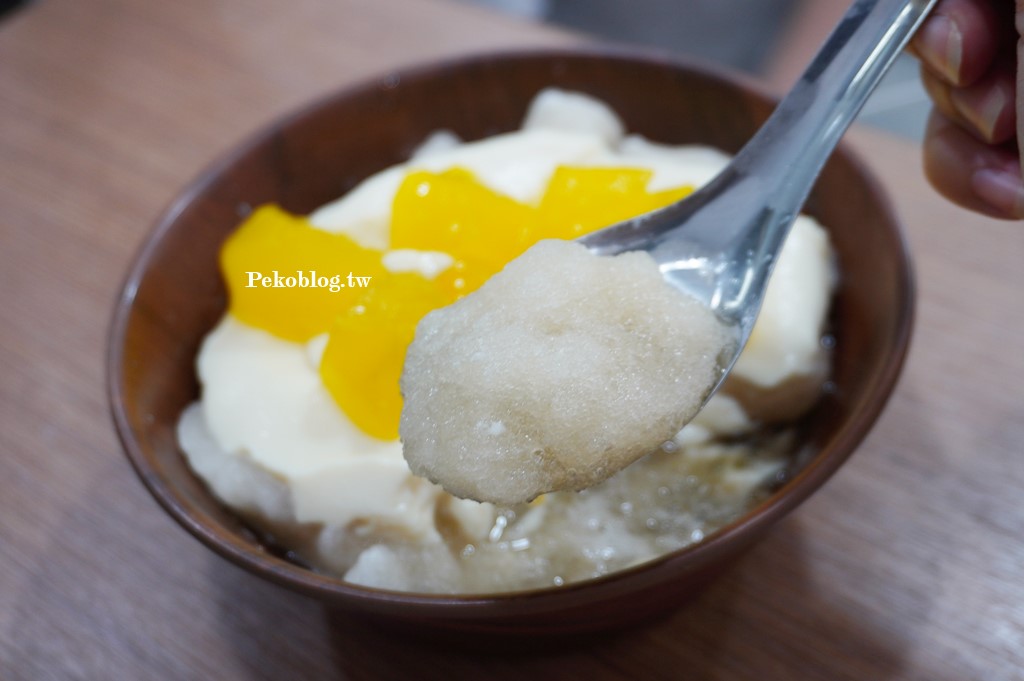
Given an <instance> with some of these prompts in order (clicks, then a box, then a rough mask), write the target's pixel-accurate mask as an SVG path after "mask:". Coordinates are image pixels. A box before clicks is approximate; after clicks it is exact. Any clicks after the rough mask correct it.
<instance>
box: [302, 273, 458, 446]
mask: <svg viewBox="0 0 1024 681" xmlns="http://www.w3.org/2000/svg"><path fill="white" fill-rule="evenodd" d="M453 299H454V298H453V297H452V296H450V295H446V294H445V293H444V292H443V291H442V289H441V288H440V287H439V286H438V285H437V284H435V283H434V282H432V281H430V280H428V279H424V278H423V277H421V276H419V275H417V274H408V273H406V274H392V275H390V276H387V277H385V278H382V279H381V280H380V281H379V282H376V283H375V284H374V286H373V287H372V288H369V289H366V291H365V292H364V293H363V295H361V296H360V297H359V299H358V300H357V301H355V303H354V304H353V305H352V306H351V307H349V308H348V309H347V310H346V311H345V312H344V313H343V314H341V315H339V316H338V317H337V318H336V319H335V321H334V324H333V325H332V326H331V330H330V336H329V337H328V340H327V347H326V349H325V350H324V354H323V359H322V360H321V361H320V378H321V379H322V380H323V382H324V385H325V386H326V387H327V390H328V392H329V393H330V394H331V396H332V397H333V398H334V401H335V402H336V403H337V404H338V406H339V407H341V409H342V411H344V412H345V414H346V415H347V416H348V418H349V419H350V420H351V421H352V423H354V424H355V425H356V426H357V427H358V428H359V429H360V430H362V431H363V432H364V433H366V434H367V435H370V436H371V437H375V438H378V439H381V440H395V439H397V438H398V419H399V416H401V413H402V395H401V393H400V392H399V388H398V379H399V377H400V376H401V373H402V364H403V363H404V362H405V351H406V349H407V348H408V347H409V344H410V343H411V342H412V339H413V336H414V335H415V332H416V325H417V324H418V323H419V321H420V319H421V318H422V317H423V316H424V315H426V314H427V313H428V312H430V311H431V310H434V309H436V308H439V307H443V306H445V305H447V304H449V303H451V302H452V301H453Z"/></svg>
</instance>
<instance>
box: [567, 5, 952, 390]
mask: <svg viewBox="0 0 1024 681" xmlns="http://www.w3.org/2000/svg"><path fill="white" fill-rule="evenodd" d="M935 2H936V0H857V1H856V2H854V3H853V5H852V6H851V7H850V9H849V10H848V11H847V12H846V14H845V15H844V16H843V18H842V20H841V21H840V22H839V25H838V26H837V27H836V28H835V30H834V31H833V32H832V35H831V36H829V38H828V40H827V41H826V42H825V44H824V46H822V48H821V50H820V51H819V52H818V54H817V55H816V56H815V57H814V59H813V60H812V61H811V64H810V66H808V67H807V70H806V71H805V72H804V74H803V75H802V76H801V77H800V80H799V81H797V83H796V85H795V86H794V87H793V89H792V90H791V91H790V92H789V94H788V95H786V97H785V99H783V100H782V102H781V103H780V104H779V105H778V107H776V109H775V111H774V112H773V113H772V115H771V117H769V118H768V120H767V121H766V122H765V124H764V126H763V127H762V128H761V129H760V130H759V131H758V132H757V134H756V135H754V137H752V138H751V139H750V141H749V142H748V143H747V144H746V146H744V147H743V149H742V150H740V152H739V153H738V154H737V155H736V157H735V158H734V159H733V161H732V162H731V163H730V164H729V165H728V166H727V167H726V168H725V169H724V170H723V171H722V172H721V173H720V174H719V175H718V176H716V177H715V178H714V179H713V180H712V181H711V182H709V183H708V184H707V185H705V186H704V187H703V188H701V189H700V190H698V191H697V192H695V193H693V194H691V195H690V196H689V197H687V198H686V199H684V200H682V201H680V202H678V203H675V204H673V205H671V206H668V207H666V208H663V209H661V210H658V211H655V212H653V213H648V214H646V215H642V216H640V217H637V218H634V219H632V220H629V221H627V222H623V223H619V224H617V225H613V226H611V227H607V228H605V229H602V230H600V231H597V232H593V233H592V234H589V235H587V236H585V237H582V238H581V239H579V241H580V242H581V243H583V245H585V246H587V248H589V249H590V250H591V251H592V252H594V253H597V254H599V255H614V254H616V253H622V252H625V251H647V252H648V253H650V254H651V255H652V256H653V257H654V260H655V261H656V262H657V263H658V265H659V267H660V269H661V272H662V275H663V276H664V277H665V279H666V280H668V281H669V283H671V284H674V285H675V286H677V287H679V288H680V289H682V290H684V291H685V292H687V293H689V294H691V295H693V296H694V297H696V298H697V299H698V300H700V301H702V302H704V303H705V304H706V305H708V306H709V307H710V308H711V309H712V310H713V311H714V312H716V313H717V314H718V316H719V317H720V318H721V319H722V320H723V321H724V322H725V323H726V324H728V325H730V326H732V327H734V328H735V329H736V338H737V342H736V344H735V346H734V347H730V348H729V349H727V350H726V352H725V353H724V354H723V356H721V357H720V358H719V362H718V365H719V368H720V370H721V377H720V379H719V381H718V384H717V385H716V386H715V387H714V388H713V389H712V390H711V391H710V392H709V393H708V398H710V396H711V395H712V394H714V392H715V391H716V390H717V389H718V386H719V385H721V383H722V381H723V380H724V379H725V376H726V375H727V374H728V372H729V371H730V370H731V369H732V366H733V364H734V363H735V362H736V359H737V358H738V357H739V355H740V352H741V351H742V349H743V346H744V345H745V344H746V342H747V339H748V338H749V337H750V332H751V329H752V328H753V326H754V321H755V319H756V318H757V313H758V311H759V309H760V307H761V301H762V299H763V298H764V292H765V287H766V286H767V283H768V278H769V276H770V275H771V272H772V268H773V267H774V265H775V260H776V259H777V257H778V255H779V252H780V250H781V249H782V244H783V242H784V241H785V239H786V235H787V234H789V229H790V227H791V226H792V224H793V221H794V220H795V219H796V216H797V214H798V213H799V211H800V207H801V206H802V205H803V203H804V201H805V200H806V199H807V196H808V194H810V191H811V186H812V185H813V183H814V180H815V178H816V177H817V176H818V173H820V172H821V169H822V167H823V166H824V165H825V161H826V160H827V159H828V157H829V154H831V153H832V150H833V149H834V148H835V146H836V144H838V142H839V138H840V137H842V135H843V133H844V132H845V131H846V129H847V128H848V127H849V126H850V123H851V122H852V121H853V118H854V116H856V115H857V112H858V111H859V110H860V108H861V106H863V104H864V102H865V101H866V100H867V98H868V95H870V94H871V92H872V91H873V90H874V89H875V86H876V85H878V82H879V81H880V80H881V78H882V76H883V75H884V74H885V73H886V71H888V70H889V67H890V66H891V65H892V63H893V61H894V60H895V58H896V56H897V55H898V54H899V52H900V51H901V50H902V49H903V47H904V46H905V45H906V43H907V41H908V40H909V39H910V36H911V35H913V33H914V31H915V30H916V29H917V27H918V26H919V25H920V23H921V21H922V20H923V19H924V17H925V15H926V14H927V13H928V11H929V10H930V9H931V8H932V6H933V5H934V4H935ZM708 398H706V399H708ZM705 401H706V400H705Z"/></svg>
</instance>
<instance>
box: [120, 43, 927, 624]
mask: <svg viewBox="0 0 1024 681" xmlns="http://www.w3.org/2000/svg"><path fill="white" fill-rule="evenodd" d="M549 85H554V86H558V87H562V88H567V89H573V90H580V91H584V92H587V93H590V94H592V95H595V96H597V97H599V98H601V99H603V100H604V101H605V102H607V103H608V104H610V105H611V106H612V107H613V108H614V109H615V110H616V111H617V112H618V113H619V115H620V116H621V117H622V118H623V120H624V121H625V123H626V126H627V128H628V129H629V130H630V131H633V132H639V133H642V134H644V135H646V136H648V137H649V138H651V139H654V140H657V141H661V142H668V143H673V144H679V143H702V144H710V145H713V146H716V147H719V148H721V149H724V150H726V151H729V152H735V151H736V150H738V149H739V148H740V146H741V145H742V144H743V143H744V142H745V141H746V140H747V138H749V137H750V136H751V134H752V133H753V132H754V131H755V130H756V129H757V128H758V126H759V125H760V124H761V122H762V121H763V120H764V119H765V118H766V117H767V115H768V113H769V112H770V111H771V108H772V102H771V101H770V100H769V99H768V98H766V97H764V96H762V95H760V94H758V93H757V92H755V91H754V90H752V89H751V88H750V87H749V86H747V85H744V84H742V83H740V82H737V81H736V80H733V79H730V78H728V77H725V76H723V75H720V74H717V73H712V72H709V71H708V70H706V69H702V68H696V67H693V66H690V65H686V64H681V63H678V62H674V61H670V60H666V59H663V58H653V57H648V56H635V55H633V56H630V55H627V54H623V53H618V52H608V51H600V52H596V51H590V52H579V51H573V52H531V53H515V54H502V55H491V56H481V57H473V58H467V59H462V60H457V61H451V62H445V63H441V64H436V65H431V66H426V67H419V68H412V69H409V70H407V71H402V72H399V73H393V74H388V75H387V76H386V77H382V78H381V79H378V80H374V81H371V82H368V83H363V84H362V85H359V86H357V87H351V88H346V89H345V90H344V91H342V92H340V93H339V94H337V95H333V96H331V97H328V98H327V99H324V100H322V101H320V102H318V103H316V104H314V105H312V106H310V107H308V108H306V109H304V110H303V111H300V112H299V113H297V114H295V115H292V116H289V117H287V118H285V119H284V120H281V121H278V122H276V123H274V124H273V125H271V126H269V127H268V128H266V129H264V130H263V131H261V132H259V133H258V134H257V135H256V136H255V137H253V138H251V139H250V140H249V141H248V142H247V143H245V144H244V145H242V146H241V147H240V148H238V149H237V150H235V151H234V152H232V153H231V154H229V155H228V156H227V157H226V158H224V159H223V160H221V161H220V162H219V163H217V164H216V165H214V166H213V167H212V169H210V170H208V171H206V172H205V173H204V174H203V175H202V176H200V177H199V178H198V179H197V180H196V181H195V182H194V183H193V184H192V185H191V186H190V187H189V188H188V189H186V190H185V192H184V193H183V194H182V195H181V197H180V198H179V199H178V200H177V201H175V202H174V203H173V204H172V206H171V207H170V209H169V210H168V211H167V213H166V214H165V215H164V216H163V217H162V218H161V219H160V221H159V223H158V225H157V227H156V229H155V231H154V232H153V234H152V235H151V236H150V237H149V239H148V241H147V242H146V244H145V246H144V247H143V248H142V251H141V253H140V254H139V256H138V258H137V260H136V261H135V263H134V264H133V265H132V268H131V272H130V274H129V276H128V280H127V283H126V284H125V288H124V292H123V294H122V295H121V298H120V300H119V301H118V303H117V309H116V311H115V315H114V319H113V325H112V330H111V335H110V350H109V367H108V379H109V390H110V400H111V407H112V409H113V416H114V422H115V423H116V426H117V430H118V433H119V434H120V437H121V440H122V442H123V444H124V448H125V450H126V452H127V454H128V458H129V459H130V460H131V462H132V464H133V465H134V467H135V469H136V471H137V472H138V474H139V476H140V477H141V478H142V481H143V482H144V483H145V484H146V486H147V487H148V488H149V490H150V492H151V493H152V494H153V496H155V497H156V499H157V501H158V502H160V504H161V505H162V506H163V507H164V508H165V509H166V510H167V512H168V513H170V515H171V516H172V517H173V518H174V519H175V520H176V521H178V522H179V523H180V524H181V525H182V526H184V527H185V528H186V529H187V530H188V531H189V532H191V533H192V534H194V535H195V536H196V537H197V538H198V539H199V540H200V541H202V542H203V543H204V544H206V545H207V546H209V547H210V548H212V549H213V550H214V551H216V552H217V553H219V554H221V555H222V556H224V557H225V558H227V559H228V560H230V561H232V562H234V563H235V564H237V565H240V566H241V567H243V568H245V569H247V570H250V571H251V572H253V573H255V574H257V575H260V576H262V577H265V578H266V579H269V580H271V581H273V582H276V583H278V584H281V585H283V586H285V587H288V588H290V589H294V590H295V591H298V592H301V593H304V594H306V595H308V596H312V597H314V598H317V599H319V600H321V601H323V602H325V603H327V604H329V605H331V606H336V607H337V608H340V609H343V610H346V611H349V612H353V613H362V614H364V615H366V616H370V617H374V618H377V619H381V620H388V621H390V622H393V623H394V622H398V623H405V624H413V625H416V624H428V625H430V627H431V628H438V627H440V628H446V629H455V630H475V631H493V632H506V633H507V632H515V633H527V634H538V633H550V632H570V631H588V630H597V629H604V628H609V627H613V626H621V625H624V624H628V623H632V622H636V621H638V620H641V619H643V618H647V617H650V616H652V615H654V614H656V613H659V612H661V611H664V610H667V609H669V608H672V607H674V606H676V605H678V604H679V603H680V602H681V601H682V600H683V599H684V598H685V597H686V596H688V595H691V594H693V593H694V592H695V591H696V590H698V589H700V588H701V587H702V586H703V585H704V584H705V583H707V582H708V581H709V580H711V579H713V578H714V577H715V576H716V575H718V574H719V573H721V572H722V571H723V570H724V569H725V568H726V566H727V565H728V564H729V563H731V562H732V561H733V560H734V559H735V558H736V557H737V556H739V555H740V554H741V553H742V552H743V551H744V550H745V549H747V548H748V547H750V546H751V545H752V544H753V543H754V542H755V541H757V540H758V539H760V538H761V537H762V536H763V535H764V534H765V533H766V532H767V531H768V529H769V528H770V527H771V526H772V525H773V524H774V523H775V522H777V521H778V520H779V519H780V518H782V517H783V516H784V515H786V514H787V513H789V512H790V511H792V510H793V509H794V508H795V507H796V506H797V505H798V504H800V503H801V502H802V501H804V500H805V499H806V498H807V497H808V496H810V495H811V493H813V492H814V491H815V490H816V489H818V487H820V486H821V485H822V483H824V482H825V481H826V480H827V479H828V478H829V476H831V475H832V474H833V473H834V472H835V471H836V469H838V468H839V466H841V465H842V463H843V462H844V461H845V460H846V458H847V457H848V456H849V455H850V453H851V452H852V451H853V449H854V448H855V447H856V446H857V445H858V443H859V442H860V441H861V439H862V438H863V437H864V436H865V434H866V433H867V432H868V430H869V429H870V427H871V425H872V423H873V422H874V420H875V418H876V417H877V416H878V414H879V412H880V411H881V410H882V407H883V405H884V404H885V402H886V399H887V398H888V396H889V393H890V392H891V390H892V388H893V385H894V384H895V382H896V378H897V375H898V374H899V371H900V368H901V365H902V363H903V358H904V355H905V353H906V351H907V346H908V342H909V338H910V331H911V325H912V311H913V281H912V274H911V266H910V262H909V259H908V255H907V250H906V247H905V244H904V241H903V238H902V236H901V234H900V229H899V226H898V224H897V222H896V220H895V218H894V217H893V214H892V212H891V210H890V208H889V204H888V202H887V200H886V198H885V195H884V194H883V192H882V190H881V189H880V188H879V186H878V184H877V183H876V182H875V181H874V179H872V177H871V176H870V175H869V174H868V172H867V171H866V170H865V169H864V167H863V166H862V165H861V164H860V163H858V162H857V161H856V160H855V159H854V158H853V157H852V156H851V154H850V153H849V151H847V150H846V149H843V148H840V149H839V150H838V151H837V152H836V153H835V154H834V156H833V157H832V159H831V160H830V161H829V163H828V165H827V166H826V168H825V171H824V173H823V174H822V175H821V178H820V180H819V181H818V183H817V186H816V188H815V190H814V193H813V194H812V196H811V198H810V201H809V203H808V204H807V207H806V211H807V212H809V213H811V214H812V215H814V216H816V217H817V218H818V219H819V220H820V221H821V222H822V224H824V225H826V226H827V227H828V230H829V232H830V234H831V238H832V241H833V243H834V245H835V248H836V249H837V251H838V255H839V268H840V270H841V277H842V278H841V283H840V285H839V289H838V293H837V295H836V298H835V301H834V305H833V312H832V319H831V325H832V332H833V333H834V335H835V337H836V339H837V343H836V347H835V360H834V362H835V364H834V370H833V376H832V381H833V383H834V384H835V388H836V389H835V390H834V391H832V392H830V393H828V394H823V395H822V397H821V399H820V401H819V403H818V404H817V405H816V407H815V408H814V410H813V412H812V413H811V414H810V415H809V416H807V418H806V419H805V421H804V422H803V424H802V426H801V427H802V433H803V435H802V439H801V451H802V454H803V456H802V457H801V458H800V460H801V461H802V462H803V463H802V464H801V466H800V467H799V469H798V470H796V471H794V475H793V476H792V477H791V479H790V480H789V481H788V482H787V483H786V484H785V485H784V486H782V487H781V488H780V489H778V490H777V491H776V492H775V493H774V494H772V496H771V497H770V498H768V499H767V500H766V501H764V502H763V503H761V504H760V505H759V506H757V507H756V508H755V509H753V510H752V511H750V512H749V513H747V514H746V515H745V516H743V517H742V518H741V519H739V520H737V521H736V522H734V523H732V524H731V525H729V526H727V527H725V528H724V529H722V530H720V531H718V532H716V533H714V534H712V535H710V536H708V537H707V538H706V539H705V540H704V541H702V542H700V543H699V544H697V545H694V546H691V547H688V548H686V549H683V550H680V551H676V552H674V553H671V554H668V555H666V556H663V557H661V558H659V559H657V560H654V561H651V562H649V563H646V564H644V565H641V566H639V567H635V568H632V569H629V570H624V571H622V572H619V573H616V574H612V575H610V576H607V577H603V578H600V579H595V580H591V581H587V582H583V583H579V584H574V585H570V586H566V587H561V588H550V589H542V590H536V591H529V592H520V593H514V594H506V595H494V596H487V595H484V596H466V597H453V596H434V595H420V594H409V593H393V592H386V591H379V590H374V589H368V588H361V587H358V586H353V585H350V584H346V583H345V582H343V581H341V580H340V579H337V578H334V577H330V576H327V575H323V574H318V573H315V572H312V571H310V570H308V569H306V568H304V567H302V566H300V565H297V564H295V563H292V562H289V561H288V560H286V559H285V558H283V557H280V554H279V553H278V552H275V551H273V550H268V547H267V546H265V545H264V544H263V543H261V541H260V539H259V538H258V537H257V536H256V535H255V534H254V533H253V532H251V531H249V530H248V529H247V527H246V526H245V525H244V524H243V523H242V522H241V521H240V520H239V519H238V518H237V517H236V516H235V515H233V514H232V513H231V511H229V510H228V509H226V508H224V507H223V506H222V505H220V504H219V503H218V502H217V501H216V500H215V499H214V497H213V496H212V495H211V494H210V492H209V491H207V489H206V487H205V486H204V485H203V483H202V482H200V481H199V480H198V479H197V478H196V477H195V476H194V475H193V474H192V472H191V471H190V470H189V468H188V466H187V465H186V463H185V460H184V458H183V457H182V455H181V453H180V452H179V450H178V446H177V443H176V441H175V424H176V422H177V419H178V417H179V415H180V414H181V412H182V410H183V409H184V408H185V406H186V405H187V404H188V403H189V402H191V401H193V400H195V399H196V398H197V395H198V392H197V385H196V377H195V366H194V360H195V356H196V352H197V349H198V346H199V343H200V341H201V339H202V338H203V336H204V335H205V334H206V333H207V331H209V330H210V329H211V328H212V327H213V325H214V324H215V323H216V321H217V320H218V318H219V317H220V316H221V315H222V314H223V313H224V309H225V291H224V286H223V284H222V282H221V279H220V275H219V274H218V269H217V250H218V248H219V246H220V244H221V242H222V241H223V240H224V238H225V237H226V236H227V234H228V233H229V232H231V230H232V229H234V228H235V226H236V225H237V224H238V222H239V216H240V215H241V214H242V213H243V212H244V210H245V209H246V207H247V206H253V205H257V204H261V203H264V202H270V201H273V202H277V203H279V204H281V205H282V206H284V207H285V208H286V209H288V210H290V211H293V212H296V213H308V212H310V211H311V210H313V209H314V208H316V207H317V206H319V205H321V204H323V203H326V202H327V201H330V200H331V199H334V198H336V197H338V196H340V195H341V194H343V193H344V192H345V191H346V190H348V189H350V188H351V187H352V186H354V185H355V184H356V183H357V182H359V181H360V180H361V179H362V178H365V177H366V176H368V175H370V174H371V173H373V172H375V171H377V170H380V169H382V168H384V167H386V166H389V165H391V164H394V163H396V162H399V161H402V160H404V159H405V158H406V157H407V156H408V154H409V153H410V151H411V150H412V149H413V148H414V147H415V146H416V145H417V144H419V143H420V142H421V141H422V140H423V139H424V137H425V136H426V135H427V134H428V133H429V132H431V131H433V130H436V129H438V128H449V129H452V130H454V131H455V132H457V133H458V134H459V135H461V136H462V137H463V138H465V139H477V138H480V137H484V136H487V135H491V134H494V133H497V132H501V131H505V130H510V129H514V128H516V127H518V125H519V124H520V122H521V120H522V118H523V114H524V112H525V110H526V106H527V103H528V102H529V101H530V99H531V98H532V97H533V95H534V94H536V93H537V91H539V90H540V89H542V88H544V87H545V86H549Z"/></svg>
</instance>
